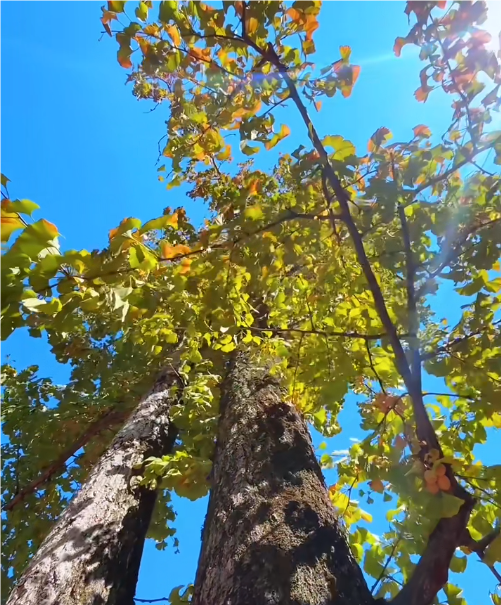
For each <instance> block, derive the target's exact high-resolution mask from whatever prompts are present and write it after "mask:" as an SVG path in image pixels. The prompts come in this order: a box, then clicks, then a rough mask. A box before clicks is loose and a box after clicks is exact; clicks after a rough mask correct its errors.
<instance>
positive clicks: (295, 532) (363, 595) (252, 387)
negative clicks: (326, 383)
mask: <svg viewBox="0 0 501 605" xmlns="http://www.w3.org/2000/svg"><path fill="white" fill-rule="evenodd" d="M212 485H213V487H212V490H211V497H210V501H209V509H208V513H207V519H206V525H205V529H204V535H203V540H202V544H203V547H202V553H201V556H200V561H199V565H198V571H197V579H196V582H195V592H194V599H193V601H194V603H200V604H202V603H214V605H216V604H218V603H221V604H223V603H228V601H230V602H232V601H233V602H235V603H264V602H266V601H267V602H270V601H271V602H275V603H284V604H285V603H334V602H335V603H339V604H340V605H341V604H344V603H346V604H348V603H372V602H373V598H372V596H371V594H370V592H369V589H368V588H367V584H366V582H365V579H364V578H363V575H362V572H361V570H360V568H359V567H358V565H357V564H356V562H355V559H354V557H353V555H352V553H351V552H350V548H349V545H348V543H347V542H346V539H345V536H344V535H343V531H342V529H341V527H340V523H339V520H338V519H337V515H336V513H335V510H334V508H333V506H332V504H331V502H330V500H329V496H328V492H327V490H326V488H325V484H324V480H323V477H322V472H321V470H320V465H319V463H318V461H317V459H316V457H315V452H314V449H313V447H312V445H311V440H310V436H309V432H308V427H307V425H306V423H305V421H304V419H303V418H302V417H301V415H300V414H299V413H298V411H297V409H296V408H295V406H294V405H292V404H290V403H287V402H284V401H283V400H282V392H281V390H280V383H279V381H277V380H276V379H274V378H273V377H271V376H270V375H269V370H268V371H267V369H266V368H265V369H264V372H263V370H262V369H261V370H258V371H257V372H256V369H255V367H254V364H252V362H251V360H250V359H249V357H248V355H246V354H245V353H243V352H241V351H239V352H237V353H235V354H234V355H233V357H232V360H231V367H230V369H229V371H228V375H227V377H226V380H225V382H224V383H223V385H222V396H221V418H220V422H219V430H218V441H217V446H216V452H215V455H214V468H213V472H212Z"/></svg>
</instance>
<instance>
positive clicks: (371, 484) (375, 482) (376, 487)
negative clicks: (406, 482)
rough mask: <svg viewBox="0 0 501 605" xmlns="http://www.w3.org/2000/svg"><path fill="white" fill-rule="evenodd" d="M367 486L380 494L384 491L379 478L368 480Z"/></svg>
mask: <svg viewBox="0 0 501 605" xmlns="http://www.w3.org/2000/svg"><path fill="white" fill-rule="evenodd" d="M369 487H370V488H371V490H372V491H373V492H377V493H378V494H382V493H383V492H384V485H383V482H382V481H381V479H374V480H373V481H369Z"/></svg>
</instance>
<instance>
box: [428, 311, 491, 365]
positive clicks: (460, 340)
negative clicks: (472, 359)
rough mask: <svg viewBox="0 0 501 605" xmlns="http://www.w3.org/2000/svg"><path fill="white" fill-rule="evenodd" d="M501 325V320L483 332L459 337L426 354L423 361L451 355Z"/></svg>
mask: <svg viewBox="0 0 501 605" xmlns="http://www.w3.org/2000/svg"><path fill="white" fill-rule="evenodd" d="M499 324H501V319H498V320H497V321H494V322H493V323H492V324H489V325H488V326H485V327H484V328H482V329H481V330H477V331H476V332H471V334H465V335H464V336H458V337H457V338H455V339H454V340H452V341H451V342H449V343H447V344H445V345H443V346H441V347H437V348H436V349H435V350H434V351H433V352H430V353H425V354H424V355H422V359H423V361H425V360H427V359H433V358H434V357H436V356H437V355H439V354H440V353H450V352H451V351H450V350H451V349H453V348H455V347H457V346H459V345H461V344H462V343H463V342H466V341H467V340H469V339H470V338H474V337H475V336H480V335H481V334H483V333H484V332H485V330H488V329H489V328H492V327H495V326H497V325H499Z"/></svg>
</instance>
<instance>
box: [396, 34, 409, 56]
mask: <svg viewBox="0 0 501 605" xmlns="http://www.w3.org/2000/svg"><path fill="white" fill-rule="evenodd" d="M406 44H407V40H406V39H405V38H397V39H396V40H395V44H394V45H393V52H394V53H395V55H396V56H397V57H400V55H401V53H402V47H404V46H405V45H406Z"/></svg>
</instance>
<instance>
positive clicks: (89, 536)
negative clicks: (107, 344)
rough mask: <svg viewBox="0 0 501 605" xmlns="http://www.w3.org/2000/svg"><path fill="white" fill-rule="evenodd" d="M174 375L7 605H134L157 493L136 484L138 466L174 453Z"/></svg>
mask: <svg viewBox="0 0 501 605" xmlns="http://www.w3.org/2000/svg"><path fill="white" fill-rule="evenodd" d="M176 380H177V374H176V373H175V371H174V370H168V371H165V372H163V374H162V375H161V376H160V377H159V378H158V379H157V381H156V383H155V385H154V387H153V388H152V390H151V391H150V393H149V394H148V395H147V396H146V397H145V398H144V399H143V400H142V401H141V403H140V404H139V406H138V407H137V408H136V410H135V412H133V414H132V415H131V416H130V418H129V419H128V420H127V422H126V423H125V425H124V427H123V428H122V429H121V430H120V432H119V433H118V434H117V436H116V437H115V439H114V440H113V442H112V444H111V445H110V447H109V449H108V450H107V451H106V452H105V453H104V454H103V456H102V457H101V459H100V460H99V462H98V463H97V465H96V466H95V468H94V469H93V471H92V473H91V475H90V476H89V478H88V479H87V481H86V483H85V484H84V485H83V486H82V489H81V490H80V492H79V493H78V494H77V495H76V496H75V498H74V499H73V500H72V501H71V503H70V504H69V506H68V508H67V509H66V510H65V511H64V513H63V514H62V515H61V517H60V518H59V520H58V522H57V523H56V525H55V526H54V528H53V529H52V531H51V532H50V533H49V535H48V536H47V538H46V539H45V540H44V541H43V543H42V545H41V546H40V549H39V550H38V552H37V554H36V555H35V557H34V558H33V560H32V562H31V563H30V565H29V566H28V567H27V569H26V571H25V573H24V574H23V576H22V577H21V579H20V580H19V582H18V584H17V585H16V587H15V588H14V589H13V591H12V593H11V595H10V597H9V599H8V601H7V605H119V604H120V605H132V604H133V603H134V601H133V597H134V594H135V590H136V583H137V577H138V573H139V565H140V562H141V556H142V552H143V545H144V540H145V536H146V532H147V530H148V525H149V522H150V518H151V514H152V512H153V507H154V505H155V499H156V492H155V491H152V490H149V489H146V488H144V487H141V488H138V487H134V485H133V482H131V479H133V477H134V470H133V467H134V465H135V464H137V463H139V462H141V461H142V460H143V459H144V458H145V457H146V456H161V455H164V454H166V453H168V452H169V451H170V450H171V449H172V446H173V444H174V441H175V438H176V435H175V429H174V427H173V425H171V424H170V423H169V409H170V407H171V404H172V403H173V402H172V399H171V397H170V396H169V388H170V387H171V386H172V385H173V384H175V381H176Z"/></svg>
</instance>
